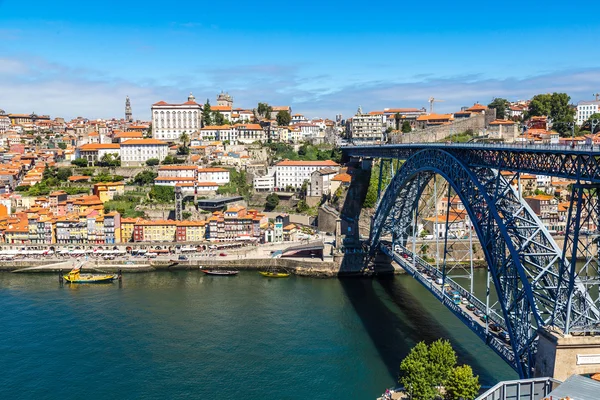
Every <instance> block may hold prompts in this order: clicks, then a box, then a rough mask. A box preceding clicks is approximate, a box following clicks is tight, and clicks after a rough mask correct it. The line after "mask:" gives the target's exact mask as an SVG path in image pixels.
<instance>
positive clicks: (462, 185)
mask: <svg viewBox="0 0 600 400" xmlns="http://www.w3.org/2000/svg"><path fill="white" fill-rule="evenodd" d="M434 174H439V175H441V176H442V177H444V179H446V180H447V181H448V182H449V184H450V185H451V186H452V187H453V189H454V190H455V191H456V193H457V194H458V195H459V197H460V199H461V201H462V202H463V204H464V205H465V208H466V211H467V213H468V215H469V217H470V219H471V221H472V222H473V226H474V228H475V232H476V233H477V236H478V238H479V240H480V242H481V244H482V248H483V251H484V254H485V257H486V261H487V262H488V265H489V269H490V272H491V275H492V279H493V282H494V286H495V289H496V292H497V294H498V297H499V303H500V306H501V308H502V313H503V315H504V319H505V322H506V327H507V330H508V333H509V335H510V339H511V346H512V349H513V353H514V358H513V359H514V360H515V365H513V366H514V367H515V369H516V370H517V371H518V372H519V374H520V375H521V376H524V377H527V376H530V375H531V374H532V371H533V364H534V355H535V351H536V344H537V329H538V328H540V327H542V326H547V325H549V324H552V323H553V324H556V323H557V322H560V321H561V320H566V319H565V318H556V313H557V312H558V313H561V312H562V313H564V312H566V308H565V307H563V308H560V307H559V308H557V307H556V304H557V303H561V302H564V299H567V298H569V297H568V296H566V295H565V294H564V292H566V291H567V289H566V288H565V287H564V285H563V286H560V284H559V283H560V276H561V273H563V271H562V270H561V268H562V259H563V257H562V252H561V250H560V249H559V248H558V246H556V244H555V243H554V241H553V240H552V238H551V236H550V235H549V233H548V231H547V230H546V229H545V227H544V226H543V224H542V223H541V221H540V220H539V219H538V217H537V216H536V215H535V213H533V211H532V210H531V209H530V208H529V207H528V206H527V204H526V203H525V202H524V201H523V199H522V198H521V196H520V195H519V194H518V193H517V192H516V190H515V189H514V188H513V187H511V185H510V184H509V180H507V179H505V178H504V177H503V176H502V175H501V174H499V173H498V171H497V170H496V169H492V168H483V167H475V168H470V167H468V166H467V164H466V163H465V162H464V160H463V159H460V160H459V159H458V158H457V157H456V156H455V155H454V154H452V153H451V152H448V151H442V150H440V149H427V150H423V151H420V152H418V153H416V154H415V155H414V156H412V157H411V158H410V159H409V160H407V162H406V163H405V164H404V166H403V167H402V168H401V169H400V170H399V171H398V173H397V174H396V176H395V177H394V179H393V180H392V182H391V183H390V184H389V186H388V188H387V190H386V192H385V194H384V195H383V196H382V197H381V200H380V202H379V204H378V207H377V210H376V213H375V217H374V220H373V226H372V231H371V237H370V249H371V252H372V253H374V252H375V251H376V250H377V248H378V242H379V238H380V237H381V235H382V234H384V233H385V232H392V233H393V237H394V238H398V239H399V240H400V241H401V242H402V243H405V240H406V238H407V236H408V235H407V232H408V229H409V227H410V224H411V218H412V213H413V211H414V209H415V207H417V204H418V199H419V197H420V194H421V193H422V191H423V189H424V187H425V186H426V185H427V183H428V182H429V180H431V178H432V177H433V175H434ZM572 281H573V282H579V281H578V278H574V279H573V280H572ZM577 285H580V283H577ZM576 303H578V304H583V307H588V308H593V307H594V304H593V301H592V300H591V299H590V297H589V296H588V295H587V293H581V295H580V296H579V297H578V298H577V301H576ZM561 304H562V303H561ZM576 314H577V315H580V314H581V312H580V311H578V312H577V313H576ZM562 328H563V329H564V326H563V327H562Z"/></svg>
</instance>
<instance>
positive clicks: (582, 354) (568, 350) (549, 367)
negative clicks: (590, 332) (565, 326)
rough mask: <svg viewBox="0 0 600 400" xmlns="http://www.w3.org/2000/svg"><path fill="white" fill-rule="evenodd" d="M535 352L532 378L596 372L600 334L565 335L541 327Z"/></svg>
mask: <svg viewBox="0 0 600 400" xmlns="http://www.w3.org/2000/svg"><path fill="white" fill-rule="evenodd" d="M538 333H539V342H538V350H537V354H536V362H535V371H534V374H535V376H536V377H545V376H550V377H553V378H555V379H558V380H560V381H564V380H565V379H567V378H568V377H569V376H571V375H573V374H592V373H596V372H600V336H584V335H581V336H574V335H565V334H562V333H558V332H554V331H550V330H547V329H545V328H541V329H540V330H539V331H538Z"/></svg>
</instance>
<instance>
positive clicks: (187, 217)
mask: <svg viewBox="0 0 600 400" xmlns="http://www.w3.org/2000/svg"><path fill="white" fill-rule="evenodd" d="M181 216H182V217H183V219H190V218H191V217H192V213H191V212H189V211H184V212H182V213H181Z"/></svg>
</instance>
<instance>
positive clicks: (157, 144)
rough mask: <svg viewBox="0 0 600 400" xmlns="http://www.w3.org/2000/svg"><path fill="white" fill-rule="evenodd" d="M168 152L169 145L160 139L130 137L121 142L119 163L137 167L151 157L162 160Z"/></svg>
mask: <svg viewBox="0 0 600 400" xmlns="http://www.w3.org/2000/svg"><path fill="white" fill-rule="evenodd" d="M101 146H104V145H101ZM117 146H119V145H117ZM168 153H169V145H168V144H167V143H166V142H163V141H161V140H157V139H130V140H127V141H125V142H123V143H121V165H122V166H123V167H138V166H140V165H144V163H145V162H146V161H147V160H149V159H151V158H156V159H158V161H163V160H164V159H165V157H166V156H167V154H168Z"/></svg>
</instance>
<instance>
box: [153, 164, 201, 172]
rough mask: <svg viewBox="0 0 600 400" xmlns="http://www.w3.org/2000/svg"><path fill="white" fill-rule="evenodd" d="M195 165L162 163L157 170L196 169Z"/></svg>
mask: <svg viewBox="0 0 600 400" xmlns="http://www.w3.org/2000/svg"><path fill="white" fill-rule="evenodd" d="M197 169H198V167H197V166H195V165H162V166H160V167H158V170H159V171H177V170H197Z"/></svg>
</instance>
